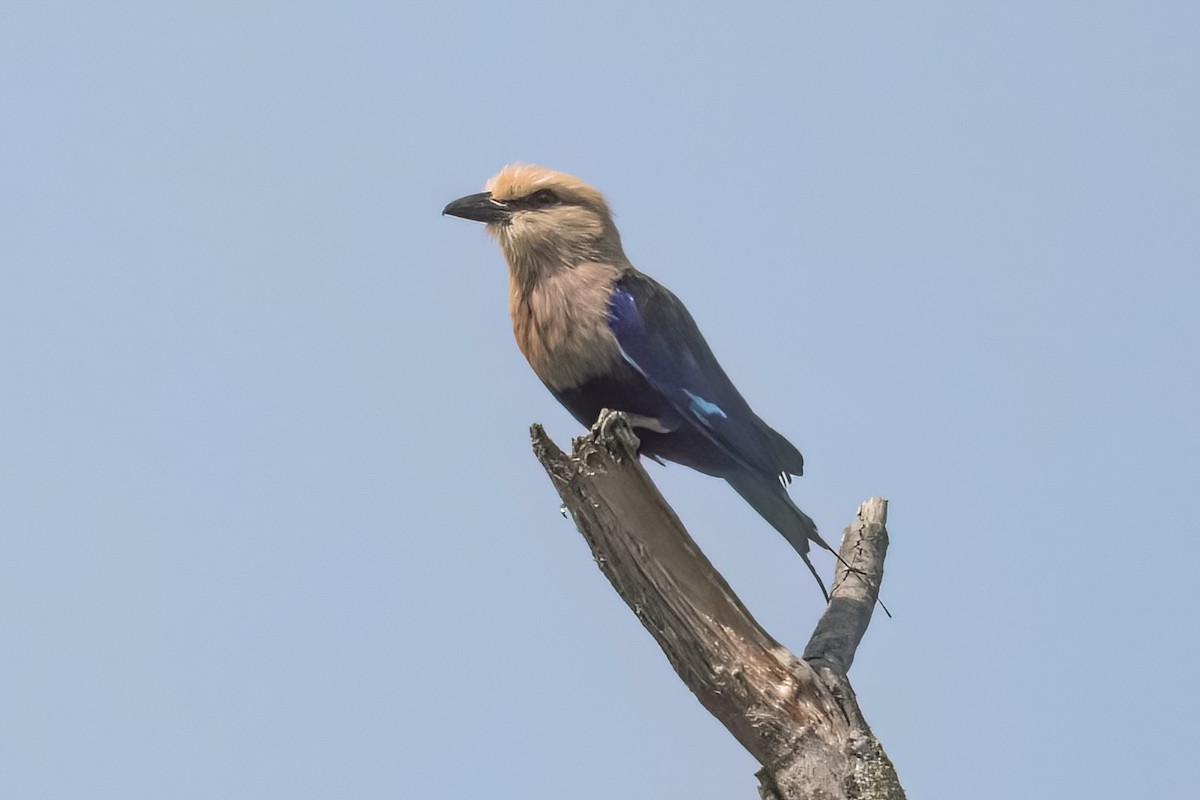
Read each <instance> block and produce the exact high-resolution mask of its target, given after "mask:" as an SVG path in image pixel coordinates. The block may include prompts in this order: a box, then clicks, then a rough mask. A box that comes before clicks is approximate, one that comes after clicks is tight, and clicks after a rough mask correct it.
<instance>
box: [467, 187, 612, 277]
mask: <svg viewBox="0 0 1200 800" xmlns="http://www.w3.org/2000/svg"><path fill="white" fill-rule="evenodd" d="M487 191H488V193H489V194H490V196H491V200H492V202H493V203H496V204H498V205H499V206H501V207H503V208H504V209H505V210H506V211H507V213H506V214H505V215H503V216H502V217H501V218H500V219H497V220H495V221H491V222H489V223H488V226H487V230H488V233H490V234H492V235H493V236H495V237H496V240H497V241H498V242H499V244H500V247H501V249H502V250H503V251H504V255H505V258H506V259H507V260H508V263H509V266H510V267H511V268H512V269H513V271H514V272H520V273H530V272H532V275H531V277H532V276H534V275H536V274H540V273H543V272H545V271H547V270H555V269H561V268H569V267H572V266H575V265H576V264H579V263H583V262H592V261H602V262H607V263H615V264H621V263H628V262H626V261H625V254H624V252H623V251H622V250H621V237H620V234H618V233H617V228H616V226H615V225H614V224H613V220H612V212H611V211H610V210H609V207H608V202H607V201H606V200H605V199H604V195H602V194H600V192H598V191H597V190H596V189H594V188H592V187H591V186H589V185H588V184H586V183H584V182H583V181H581V180H579V178H576V177H575V176H573V175H567V174H566V173H563V172H555V171H554V170H551V169H546V168H545V167H538V166H534V165H532V164H511V165H509V166H507V167H505V168H504V169H502V170H500V172H499V174H497V175H496V176H495V177H494V178H492V179H491V180H490V181H488V183H487Z"/></svg>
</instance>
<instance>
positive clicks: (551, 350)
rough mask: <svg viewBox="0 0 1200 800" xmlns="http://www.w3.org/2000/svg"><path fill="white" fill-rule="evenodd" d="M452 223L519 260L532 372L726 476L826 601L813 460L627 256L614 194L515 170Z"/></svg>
mask: <svg viewBox="0 0 1200 800" xmlns="http://www.w3.org/2000/svg"><path fill="white" fill-rule="evenodd" d="M486 189H487V191H484V192H482V193H480V194H472V195H468V196H467V197H462V198H459V199H458V200H455V201H454V202H452V203H450V204H449V205H447V206H446V208H445V209H444V210H443V211H442V213H443V214H449V215H451V216H455V217H462V218H463V219H469V220H475V221H477V222H483V223H485V224H486V226H487V228H486V229H487V232H488V233H489V234H490V235H491V236H493V237H494V238H495V239H496V241H497V242H499V244H500V249H501V250H502V251H503V252H504V258H505V260H507V261H508V273H509V299H508V308H509V313H510V314H511V316H512V324H513V333H514V334H515V335H516V338H517V346H518V347H519V348H520V349H521V352H522V353H524V355H525V358H526V359H527V360H528V361H529V365H530V366H531V367H533V371H534V372H535V373H537V376H538V377H539V378H541V380H542V382H543V383H544V384H545V385H546V388H548V389H549V390H550V391H551V393H553V395H554V396H555V397H556V398H558V400H559V402H561V403H562V404H563V405H564V406H566V408H567V410H568V411H570V412H571V414H572V415H573V416H574V417H575V418H576V419H577V420H579V421H580V422H581V423H583V425H584V426H590V425H592V424H593V423H594V422H595V421H596V418H597V416H598V415H599V414H600V411H601V410H602V409H605V408H609V409H613V410H617V411H623V412H625V413H626V414H627V415H628V417H629V421H630V424H631V425H632V426H633V427H634V429H635V430H636V432H637V434H638V438H639V439H641V453H642V454H644V455H648V456H650V457H652V458H655V459H667V460H668V461H674V462H676V463H679V464H684V465H686V466H689V467H691V468H693V469H696V470H699V471H700V472H703V473H705V474H708V475H715V476H716V477H718V478H724V479H725V480H726V481H728V482H729V484H730V485H731V486H732V487H733V488H734V489H735V490H736V491H737V493H738V494H740V495H741V496H742V497H743V498H744V499H745V500H746V502H748V503H749V504H750V505H751V506H753V507H754V509H755V510H756V511H758V513H759V514H761V515H762V516H763V517H764V518H765V519H766V520H767V521H768V522H769V523H771V525H772V526H774V527H775V529H776V530H778V531H779V532H780V533H782V534H783V535H784V537H785V538H786V539H787V540H788V541H789V542H790V543H791V545H792V547H794V548H795V549H796V552H798V553H799V554H800V557H801V558H803V559H804V563H805V564H807V565H808V568H809V570H811V571H812V574H813V577H815V578H816V579H817V583H818V584H819V585H820V587H821V592H822V594H824V595H825V597H826V599H828V597H829V595H828V592H826V590H825V584H824V582H823V581H822V580H821V576H820V575H819V574H818V573H817V571H816V569H815V568H814V567H813V564H812V562H811V561H810V560H809V557H808V549H809V542H810V541H811V542H815V543H816V544H818V545H820V546H821V547H824V548H825V549H827V550H830V551H833V548H831V547H830V546H829V545H828V544H827V543H826V542H825V540H824V539H822V538H821V536H820V535H819V534H818V533H817V526H816V525H815V524H814V523H813V521H812V519H810V518H809V517H808V515H807V514H805V513H804V512H803V511H801V510H800V509H799V508H797V507H796V505H795V504H794V503H793V502H792V500H791V498H790V497H789V496H788V493H787V488H786V487H787V484H788V483H790V482H791V479H792V478H791V476H793V475H800V474H802V473H803V471H804V459H803V457H801V455H800V451H799V450H797V449H796V448H795V447H794V446H793V445H792V444H791V443H790V442H789V441H788V440H787V439H785V438H783V436H781V435H780V434H779V433H777V432H776V431H775V430H774V429H772V428H771V427H770V426H769V425H767V424H766V423H765V422H763V421H762V420H761V419H759V418H758V415H756V414H755V413H754V412H753V411H752V410H751V409H750V406H749V405H748V404H747V403H746V401H745V400H744V399H743V398H742V395H741V394H740V393H739V392H738V390H737V388H736V387H734V385H733V383H732V382H731V381H730V380H729V377H728V376H727V375H726V374H725V370H723V369H722V368H721V365H720V364H718V363H717V359H716V357H715V356H713V353H712V350H711V349H709V346H708V344H707V342H705V341H704V337H703V336H701V334H700V330H699V329H698V328H697V327H696V323H695V322H694V321H693V320H692V315H691V314H689V313H688V311H687V309H686V308H684V306H683V304H682V303H681V302H679V300H678V299H677V298H676V297H675V295H673V294H671V292H669V291H668V290H667V289H666V288H664V287H663V286H661V285H660V284H658V283H657V282H655V281H654V280H653V279H652V278H650V277H648V276H646V275H644V274H642V273H641V272H639V271H638V270H637V269H635V268H634V266H633V265H632V264H631V263H630V262H629V259H628V258H626V257H625V251H624V250H623V249H622V247H621V236H620V234H619V233H618V232H617V228H616V225H614V224H613V218H612V212H611V211H610V210H609V207H608V203H607V201H605V199H604V196H603V195H601V194H600V192H598V191H596V190H595V189H594V188H592V187H591V186H589V185H588V184H586V183H584V182H583V181H581V180H579V179H578V178H575V177H573V176H571V175H566V174H563V173H561V172H555V171H553V170H549V169H545V168H544V167H537V166H532V165H528V164H516V165H511V166H508V167H505V168H504V169H503V170H501V172H500V174H498V175H496V177H494V178H492V179H491V180H490V181H489V182H488V184H487V186H486Z"/></svg>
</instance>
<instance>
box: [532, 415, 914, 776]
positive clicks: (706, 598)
mask: <svg viewBox="0 0 1200 800" xmlns="http://www.w3.org/2000/svg"><path fill="white" fill-rule="evenodd" d="M531 435H532V438H533V449H534V453H535V454H536V456H537V458H538V461H539V462H540V463H541V464H542V466H543V467H544V468H545V469H546V472H547V474H549V476H550V478H551V480H552V481H553V482H554V486H555V488H556V489H557V490H558V493H559V495H560V496H561V497H562V500H563V503H564V505H565V507H566V508H567V510H568V511H569V512H570V513H571V516H572V517H573V518H574V520H575V524H576V525H577V527H578V528H579V530H580V532H581V533H582V534H583V536H584V538H585V539H586V540H587V543H588V545H589V546H590V547H591V550H592V554H593V555H594V557H595V559H596V563H597V565H598V566H599V567H600V570H601V571H602V572H603V573H604V575H605V576H606V577H607V578H608V579H609V581H610V582H611V583H612V585H613V588H614V589H616V590H617V593H618V594H620V596H621V597H622V599H624V600H625V602H626V603H627V604H628V605H629V608H630V609H631V610H632V611H633V612H634V614H635V615H636V616H637V618H638V619H639V620H641V622H642V624H643V625H644V626H645V627H646V629H647V630H648V631H649V632H650V634H651V635H652V636H653V637H654V638H655V640H656V641H657V642H658V644H659V646H660V647H661V648H662V651H663V653H664V654H665V655H666V657H667V660H668V661H669V662H670V663H671V666H672V667H674V668H675V671H676V673H678V675H679V677H680V678H681V679H682V680H683V682H684V683H685V684H686V685H687V686H688V688H689V689H691V690H692V692H693V693H694V694H695V695H696V697H697V699H698V700H699V701H700V702H701V703H702V704H703V705H704V707H705V708H707V709H708V710H709V712H710V713H712V715H713V716H715V717H716V718H717V719H718V720H720V721H721V723H722V724H723V725H724V726H725V727H726V728H727V729H728V730H729V732H730V733H731V734H733V736H734V738H735V739H737V741H738V742H740V743H741V745H742V746H743V747H745V748H746V750H747V751H749V752H750V754H751V755H753V756H754V758H755V759H756V760H757V761H758V762H759V764H761V765H762V769H761V770H760V771H759V772H758V778H759V792H760V795H761V796H762V797H763V798H772V799H775V798H777V799H778V800H794V799H795V800H798V799H799V798H822V799H824V798H829V799H830V800H834V799H837V800H842V799H844V800H859V798H870V799H871V800H884V799H885V798H886V800H901V799H902V798H903V797H904V792H903V790H902V789H901V788H900V784H899V781H898V780H897V778H896V773H895V770H894V768H893V767H892V764H891V761H890V760H888V757H887V755H886V754H885V753H884V751H883V748H882V747H881V746H880V744H879V742H878V741H877V740H876V739H875V737H874V735H873V734H872V733H871V729H870V727H869V726H868V725H867V723H866V720H865V719H864V718H863V716H862V713H861V711H860V710H859V707H858V702H857V700H856V698H855V696H854V691H853V689H852V688H851V686H850V682H849V680H848V679H847V677H846V672H847V670H848V669H849V668H850V665H851V663H853V660H854V653H855V650H856V649H857V647H858V643H859V641H861V639H862V636H863V634H864V633H865V631H866V629H867V625H868V624H869V623H870V620H871V615H872V612H873V610H874V608H875V601H876V598H877V594H878V587H879V585H880V581H881V580H882V578H883V560H884V556H885V555H886V552H887V529H886V522H887V501H885V500H882V499H880V498H872V499H871V500H868V501H867V502H866V503H863V505H862V506H861V507H860V508H859V512H858V517H857V519H856V520H855V521H854V523H852V524H851V525H850V527H848V528H847V529H846V534H845V538H844V542H843V544H842V547H841V551H840V553H841V557H842V559H843V560H844V561H845V562H846V563H845V564H843V565H839V568H838V570H837V575H836V577H835V580H834V587H833V589H832V591H831V593H830V594H831V601H830V604H829V607H828V609H827V610H826V611H825V613H824V615H823V616H822V617H821V619H820V621H819V622H818V623H817V627H816V630H815V631H814V632H813V635H812V638H811V640H810V641H809V643H808V646H807V648H805V652H804V658H797V657H796V656H795V655H794V654H793V653H792V652H791V651H790V650H788V649H787V648H786V647H783V646H782V645H780V644H779V643H778V642H776V641H775V640H774V639H773V638H772V637H771V635H770V634H768V633H767V632H766V631H765V630H763V628H762V627H761V626H760V625H759V624H758V623H757V622H756V621H755V620H754V617H753V616H751V614H750V612H749V611H748V610H747V609H746V607H745V606H744V605H743V604H742V602H741V600H739V599H738V597H737V595H736V594H734V592H733V590H732V589H730V588H729V585H728V584H727V583H726V582H725V579H724V578H722V577H721V575H720V574H719V573H718V572H717V571H716V569H714V568H713V566H712V564H711V563H710V562H709V561H708V559H707V558H706V557H705V556H704V553H702V552H701V551H700V549H699V548H698V547H697V546H696V543H695V542H694V541H693V540H692V538H691V536H689V535H688V533H687V531H686V530H685V529H684V527H683V525H682V523H681V522H680V521H679V518H678V517H677V516H676V515H675V512H674V511H673V510H672V509H671V507H670V506H669V505H667V503H666V501H665V500H664V499H663V498H662V495H661V494H659V492H658V489H657V488H656V487H655V486H654V484H653V483H652V482H651V480H650V478H649V476H648V475H647V474H646V472H645V470H644V469H642V466H641V463H640V462H639V460H638V457H637V455H636V452H637V438H636V435H635V434H634V432H633V430H632V429H631V428H630V427H629V426H628V424H627V421H626V420H625V418H624V416H623V415H622V414H619V413H609V412H605V413H603V414H602V415H601V417H600V420H599V421H598V422H597V424H596V425H595V426H594V427H593V428H592V430H591V431H590V432H589V433H588V435H587V436H584V437H581V438H579V439H576V440H575V442H574V448H573V452H572V453H571V454H570V455H567V454H566V453H564V452H563V451H562V450H561V449H560V448H559V447H558V446H557V445H555V444H554V442H552V441H551V440H550V439H549V437H547V436H546V433H545V431H544V430H542V428H541V426H540V425H534V426H533V428H532V429H531ZM846 565H849V568H847V566H846Z"/></svg>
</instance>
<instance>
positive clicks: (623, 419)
mask: <svg viewBox="0 0 1200 800" xmlns="http://www.w3.org/2000/svg"><path fill="white" fill-rule="evenodd" d="M592 435H593V436H594V437H595V439H596V441H598V442H601V443H603V444H605V445H608V444H609V443H610V442H614V441H615V442H618V443H620V444H621V445H622V446H623V447H624V448H625V449H626V450H628V451H629V454H630V455H633V456H636V455H637V451H638V448H639V447H641V445H642V442H641V440H640V439H638V437H637V434H635V433H634V432H633V428H631V427H630V426H629V418H628V417H627V416H626V415H625V413H624V412H622V411H613V410H611V409H608V408H606V409H604V410H602V411H601V412H600V416H599V417H597V418H596V424H595V425H593V426H592Z"/></svg>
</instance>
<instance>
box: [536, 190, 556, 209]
mask: <svg viewBox="0 0 1200 800" xmlns="http://www.w3.org/2000/svg"><path fill="white" fill-rule="evenodd" d="M529 202H530V203H532V204H533V205H535V206H549V205H553V204H555V203H557V202H558V195H556V194H555V193H554V192H552V191H550V190H549V189H539V190H538V191H536V192H534V193H533V194H531V195H529Z"/></svg>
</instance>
